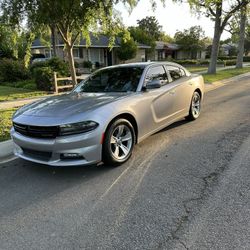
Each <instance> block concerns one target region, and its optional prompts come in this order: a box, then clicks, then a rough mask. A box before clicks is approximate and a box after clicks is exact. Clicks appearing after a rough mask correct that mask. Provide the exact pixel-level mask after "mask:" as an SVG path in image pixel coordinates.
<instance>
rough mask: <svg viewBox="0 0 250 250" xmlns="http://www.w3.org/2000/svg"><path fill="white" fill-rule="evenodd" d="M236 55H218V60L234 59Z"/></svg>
mask: <svg viewBox="0 0 250 250" xmlns="http://www.w3.org/2000/svg"><path fill="white" fill-rule="evenodd" d="M236 58H237V56H219V57H218V60H236Z"/></svg>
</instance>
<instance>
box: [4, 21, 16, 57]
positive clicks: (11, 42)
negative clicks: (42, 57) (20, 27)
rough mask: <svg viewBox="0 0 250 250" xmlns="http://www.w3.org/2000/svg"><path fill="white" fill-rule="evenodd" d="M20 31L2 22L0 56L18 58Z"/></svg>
mask: <svg viewBox="0 0 250 250" xmlns="http://www.w3.org/2000/svg"><path fill="white" fill-rule="evenodd" d="M17 40H18V32H17V31H16V30H15V29H12V28H11V27H10V26H9V25H7V24H4V23H0V57H2V58H3V57H5V58H12V59H17V58H18V44H17Z"/></svg>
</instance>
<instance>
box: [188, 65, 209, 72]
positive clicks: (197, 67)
mask: <svg viewBox="0 0 250 250" xmlns="http://www.w3.org/2000/svg"><path fill="white" fill-rule="evenodd" d="M207 68H208V67H206V66H193V67H187V70H188V71H190V72H191V73H196V72H200V71H204V70H207Z"/></svg>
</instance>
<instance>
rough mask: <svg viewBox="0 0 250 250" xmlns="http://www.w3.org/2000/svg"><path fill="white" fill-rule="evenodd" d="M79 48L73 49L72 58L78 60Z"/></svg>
mask: <svg viewBox="0 0 250 250" xmlns="http://www.w3.org/2000/svg"><path fill="white" fill-rule="evenodd" d="M79 54H80V53H79V48H73V57H74V58H79V57H80V55H79Z"/></svg>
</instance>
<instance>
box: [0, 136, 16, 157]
mask: <svg viewBox="0 0 250 250" xmlns="http://www.w3.org/2000/svg"><path fill="white" fill-rule="evenodd" d="M10 156H13V141H12V140H8V141H4V142H1V143H0V160H3V159H5V158H8V157H10Z"/></svg>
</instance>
